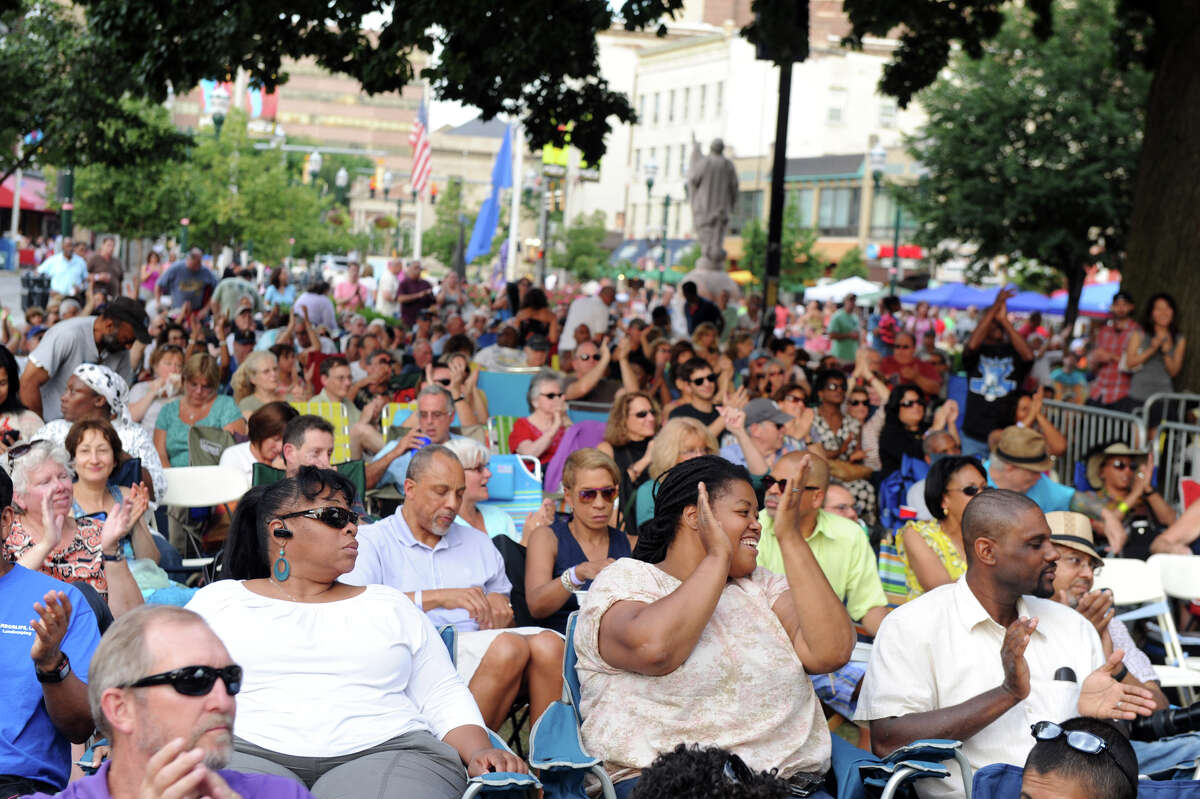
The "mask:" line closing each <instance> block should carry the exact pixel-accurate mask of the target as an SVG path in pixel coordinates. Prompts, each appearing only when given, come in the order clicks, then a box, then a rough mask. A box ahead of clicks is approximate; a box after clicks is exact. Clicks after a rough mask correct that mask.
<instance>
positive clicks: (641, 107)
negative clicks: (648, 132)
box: [637, 94, 646, 125]
mask: <svg viewBox="0 0 1200 799" xmlns="http://www.w3.org/2000/svg"><path fill="white" fill-rule="evenodd" d="M637 115H638V122H640V123H641V124H643V125H645V124H646V95H644V94H639V95H638V107H637Z"/></svg>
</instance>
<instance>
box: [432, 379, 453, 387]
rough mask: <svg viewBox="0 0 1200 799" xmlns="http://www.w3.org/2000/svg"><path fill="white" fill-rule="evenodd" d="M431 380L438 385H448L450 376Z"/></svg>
mask: <svg viewBox="0 0 1200 799" xmlns="http://www.w3.org/2000/svg"><path fill="white" fill-rule="evenodd" d="M433 382H435V383H437V384H438V385H440V386H448V385H450V378H448V377H442V378H439V379H437V380H434V381H433Z"/></svg>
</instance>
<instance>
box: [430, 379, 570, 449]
mask: <svg viewBox="0 0 1200 799" xmlns="http://www.w3.org/2000/svg"><path fill="white" fill-rule="evenodd" d="M525 400H526V401H527V402H528V403H529V410H530V411H531V413H530V414H529V415H528V416H526V417H524V418H521V419H518V420H517V421H516V422H515V423H514V424H513V428H512V432H511V433H509V435H508V451H509V452H512V453H515V454H517V455H529V456H531V457H534V458H537V459H538V460H539V461H541V462H542V466H547V465H549V463H550V460H551V459H552V458H553V457H554V453H555V452H557V451H558V445H559V443H560V442H561V441H562V438H563V435H565V434H566V432H567V428H568V427H570V426H571V417H570V416H568V415H567V401H566V398H565V395H564V394H563V381H562V378H560V377H559V376H558V374H557V373H556V372H551V371H549V370H546V371H542V372H538V373H537V374H536V375H534V376H533V379H532V380H530V381H529V391H527V392H526V394H525ZM434 443H440V442H434Z"/></svg>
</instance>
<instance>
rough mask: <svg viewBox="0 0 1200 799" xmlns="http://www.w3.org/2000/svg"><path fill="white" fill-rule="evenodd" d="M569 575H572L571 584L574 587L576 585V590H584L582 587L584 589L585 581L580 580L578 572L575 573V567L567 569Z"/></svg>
mask: <svg viewBox="0 0 1200 799" xmlns="http://www.w3.org/2000/svg"><path fill="white" fill-rule="evenodd" d="M567 574H569V575H571V584H572V585H574V586H575V587H576V588H582V587H583V582H584V581H583V580H580V579H579V575H578V574H576V572H575V567H574V566H572V567H571V568H569V569H567Z"/></svg>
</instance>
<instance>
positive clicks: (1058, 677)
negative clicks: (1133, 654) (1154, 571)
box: [855, 489, 1154, 799]
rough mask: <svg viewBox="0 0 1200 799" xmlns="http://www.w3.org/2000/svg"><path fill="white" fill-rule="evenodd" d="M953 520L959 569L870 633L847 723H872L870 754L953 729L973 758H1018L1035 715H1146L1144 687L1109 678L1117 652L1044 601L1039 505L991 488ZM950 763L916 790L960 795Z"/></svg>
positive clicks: (1047, 542) (1052, 557)
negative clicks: (962, 570) (963, 559)
mask: <svg viewBox="0 0 1200 799" xmlns="http://www.w3.org/2000/svg"><path fill="white" fill-rule="evenodd" d="M962 526H963V543H964V545H965V548H966V556H967V573H966V574H965V575H964V576H963V577H962V578H960V579H959V580H958V581H957V582H954V583H951V584H949V585H943V586H940V587H938V588H935V589H933V590H932V591H929V592H927V593H925V594H923V595H921V596H919V597H917V598H916V599H914V600H912V601H911V602H908V603H906V604H904V605H901V606H900V607H898V608H896V610H895V611H893V612H892V613H891V614H889V615H888V617H887V619H885V620H884V622H883V624H881V625H880V628H879V633H878V635H876V637H875V646H874V648H873V649H872V651H871V659H870V662H869V664H868V666H867V675H866V679H865V680H864V681H863V686H862V693H861V694H860V696H859V698H858V709H857V712H856V714H855V721H866V722H869V723H870V729H871V746H872V749H873V750H874V751H875V752H876V754H880V755H883V754H886V753H888V752H891V751H892V750H894V749H896V748H897V747H899V746H903V745H905V744H909V743H912V742H913V741H915V740H918V739H921V738H950V739H954V740H959V741H962V742H963V746H962V752H963V754H964V755H965V756H966V758H967V761H968V762H969V763H970V764H971V766H972V768H976V769H978V768H981V767H983V766H985V765H988V764H991V763H1013V764H1015V765H1020V764H1021V763H1024V762H1025V758H1026V756H1027V755H1028V754H1029V750H1030V749H1031V748H1032V747H1033V743H1034V741H1033V738H1031V737H1030V736H1029V725H1030V724H1032V723H1034V722H1037V721H1053V722H1063V721H1065V720H1067V719H1070V718H1073V717H1075V716H1080V715H1083V716H1091V717H1093V718H1099V719H1125V720H1132V719H1134V718H1136V717H1138V716H1147V715H1149V714H1150V712H1151V710H1153V708H1154V699H1153V697H1152V695H1151V694H1150V692H1149V691H1147V690H1146V689H1145V688H1142V687H1140V686H1133V685H1126V684H1123V683H1119V682H1117V681H1116V680H1115V679H1114V678H1113V675H1114V674H1115V673H1117V672H1118V671H1119V670H1120V668H1121V657H1122V655H1123V652H1121V650H1117V651H1115V652H1113V654H1112V657H1109V658H1105V655H1104V648H1103V646H1102V645H1101V643H1100V637H1099V636H1098V635H1097V634H1096V629H1095V627H1093V626H1092V624H1091V623H1090V622H1089V621H1088V620H1087V619H1085V618H1084V617H1083V616H1081V615H1079V614H1078V613H1075V612H1074V611H1072V610H1071V609H1070V608H1068V607H1066V606H1065V605H1061V604H1059V603H1057V602H1054V601H1052V600H1051V599H1050V597H1051V596H1052V595H1053V594H1054V576H1055V572H1056V569H1057V561H1058V559H1059V557H1060V556H1059V552H1058V550H1057V549H1056V548H1055V546H1054V543H1053V542H1052V541H1051V539H1050V527H1049V526H1048V525H1047V523H1046V517H1045V516H1044V515H1043V514H1042V512H1041V510H1040V509H1039V508H1038V506H1037V504H1036V503H1035V502H1033V500H1031V499H1029V498H1028V497H1025V496H1024V495H1022V494H1018V493H1016V492H1014V491H1007V490H1003V489H988V490H985V491H983V492H981V493H979V494H977V495H976V496H975V497H974V498H973V499H972V500H971V501H970V502H969V503H968V504H967V509H966V511H965V513H964V514H963V521H962ZM947 765H948V766H949V768H950V769H951V771H952V772H953V773H952V774H951V777H950V779H946V780H924V781H923V782H924V783H925V784H922V785H920V786H919V787H918V789H917V790H918V793H919V794H920V795H921V797H923V799H929V798H930V797H933V798H934V799H937V798H938V797H949V796H955V797H957V796H962V795H963V788H962V779H961V777H960V775H959V770H958V766H957V764H956V763H955V762H954V761H949V762H948V764H947ZM935 782H936V783H937V784H936V785H934V784H933V783H935Z"/></svg>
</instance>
